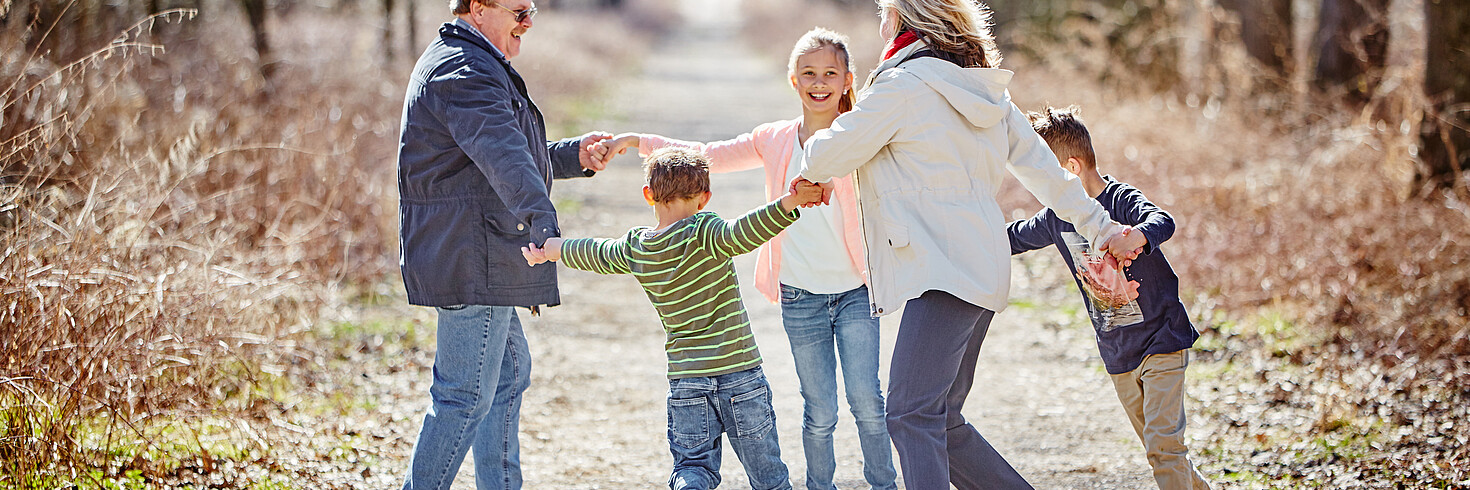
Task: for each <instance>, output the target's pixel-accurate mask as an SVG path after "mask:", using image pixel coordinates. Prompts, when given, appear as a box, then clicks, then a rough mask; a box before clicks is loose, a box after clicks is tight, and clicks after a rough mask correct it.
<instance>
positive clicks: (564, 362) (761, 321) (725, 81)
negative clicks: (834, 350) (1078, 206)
mask: <svg viewBox="0 0 1470 490" xmlns="http://www.w3.org/2000/svg"><path fill="white" fill-rule="evenodd" d="M695 3H698V4H699V6H701V7H702V8H699V9H694V10H691V11H690V12H687V13H688V14H690V17H689V18H690V20H691V22H690V23H689V24H688V25H686V26H685V27H684V28H683V30H681V31H679V32H676V33H675V34H673V35H672V36H670V37H668V38H667V39H665V40H663V41H662V42H660V43H659V44H658V45H657V46H656V47H655V49H654V51H653V52H651V53H650V55H649V57H648V59H647V60H646V62H645V64H644V70H643V73H642V74H641V76H636V77H633V78H631V79H629V80H627V81H626V82H624V83H622V84H621V85H620V86H618V87H617V88H616V89H615V91H614V92H615V93H616V94H617V95H618V97H617V102H614V103H611V104H610V106H609V107H608V112H607V117H606V120H605V121H603V122H602V123H600V124H598V129H603V130H607V131H612V132H620V131H640V132H656V133H661V134H665V135H668V136H672V137H676V138H682V139H690V140H698V141H709V140H717V139H725V138H729V137H733V136H735V135H737V134H740V133H742V132H745V131H748V130H750V129H751V128H753V127H754V126H756V125H757V124H759V123H762V122H767V121H774V120H778V119H787V118H791V117H795V116H797V115H799V106H798V102H797V100H796V99H795V98H794V97H793V93H792V92H791V90H790V88H789V86H788V85H786V83H785V76H784V66H783V65H784V60H771V59H765V58H760V57H757V56H756V55H754V54H753V53H752V52H751V51H750V50H748V49H747V48H745V47H744V46H743V43H742V42H741V41H740V39H739V38H738V37H737V35H736V32H735V29H734V27H735V26H734V25H733V22H734V19H735V18H736V17H737V16H738V12H736V11H735V8H733V7H728V8H727V10H722V8H721V7H720V6H721V5H724V4H726V3H733V2H718V1H703V2H695ZM700 14H702V15H700ZM638 164H639V162H638V160H637V159H636V158H635V157H631V156H624V157H621V158H619V159H618V160H616V161H615V162H614V168H611V169H609V170H608V171H606V172H603V173H601V174H599V175H598V176H596V177H595V178H592V179H580V180H576V181H559V182H558V183H557V185H556V187H555V189H554V198H555V199H556V201H557V207H558V209H559V210H560V212H561V219H562V224H563V231H564V233H565V234H566V235H567V236H569V237H584V236H615V235H619V234H621V233H622V232H624V231H626V230H627V229H628V228H629V227H632V226H635V225H642V224H652V222H653V221H652V212H651V210H650V209H649V208H648V207H647V206H646V205H644V204H643V202H642V199H641V198H640V197H641V196H640V195H639V191H638V189H639V186H640V185H641V178H642V177H641V174H640V171H639V168H638ZM713 185H714V189H713V190H714V195H715V197H714V200H713V201H712V203H711V208H712V209H713V210H714V211H716V212H718V213H720V214H721V215H722V216H726V217H734V216H738V215H739V214H740V213H743V212H745V211H746V210H748V209H750V208H753V207H755V206H757V205H760V204H762V203H763V202H764V201H765V197H764V194H763V188H762V185H763V183H762V176H761V174H760V172H759V171H750V172H744V173H739V174H724V175H716V176H715V178H714V182H713ZM736 262H737V266H738V270H739V273H740V280H741V282H742V285H743V290H742V291H743V294H744V297H745V299H746V306H747V307H748V309H749V311H750V315H751V319H752V322H753V324H754V329H755V333H756V338H757V341H758V343H759V345H760V348H761V353H762V355H763V356H764V359H765V365H764V369H765V372H766V374H767V376H768V377H769V378H770V383H771V386H772V389H773V391H774V394H775V409H776V414H777V428H778V430H779V434H780V439H781V449H782V457H783V459H784V460H785V461H786V463H787V465H788V466H789V468H790V471H791V475H792V483H793V484H794V485H795V486H796V487H797V488H803V486H804V478H803V475H804V473H805V467H806V465H805V463H804V460H803V457H802V451H801V436H800V435H801V419H802V415H801V397H800V394H799V393H798V388H797V386H798V385H797V379H796V374H795V370H794V368H793V365H792V360H791V352H790V350H789V346H788V344H787V343H786V337H785V333H784V332H783V330H782V328H781V323H780V311H779V309H778V307H777V306H776V305H772V304H769V303H767V302H766V301H765V300H764V299H763V298H762V297H761V296H760V294H759V293H758V292H757V291H756V290H755V288H754V287H753V286H752V285H751V284H752V281H751V279H752V275H753V269H754V254H751V255H747V256H743V257H740V258H738V259H737V260H736ZM1060 263H1061V261H1060V260H1059V258H1058V257H1056V255H1055V252H1053V251H1050V250H1047V251H1043V253H1033V254H1029V255H1027V256H1024V257H1022V258H1020V259H1017V260H1016V261H1015V263H1014V265H1015V269H1014V271H1013V274H1012V281H1013V291H1012V296H1013V298H1014V300H1015V301H1016V302H1017V306H1014V307H1012V308H1010V309H1008V310H1006V311H1004V312H1002V313H1001V314H999V315H997V316H996V319H995V322H994V324H993V325H992V327H991V329H990V335H989V337H988V338H987V339H986V343H985V346H984V348H983V350H982V352H981V357H980V362H979V369H978V371H979V372H978V373H977V376H976V381H975V389H974V391H973V393H972V394H971V396H970V400H969V403H968V406H967V407H966V410H965V415H966V416H967V417H968V418H969V419H970V421H971V422H972V423H974V424H975V425H976V426H977V427H978V428H979V430H980V431H981V433H982V434H984V435H985V436H986V437H987V438H988V439H989V440H990V441H991V442H992V443H993V444H994V445H995V446H996V447H997V448H998V449H999V450H1000V451H1001V452H1002V454H1004V455H1005V456H1006V457H1007V458H1008V459H1009V461H1010V462H1011V463H1012V464H1013V465H1014V466H1015V467H1016V468H1017V469H1018V470H1019V471H1020V472H1021V473H1022V474H1023V475H1025V476H1026V477H1027V478H1028V479H1029V480H1030V481H1031V482H1032V484H1034V485H1035V486H1036V487H1038V488H1147V487H1151V486H1152V485H1153V482H1152V478H1151V477H1150V472H1149V470H1148V465H1147V462H1146V461H1145V460H1144V457H1143V449H1142V446H1141V445H1140V443H1139V442H1138V440H1137V438H1136V436H1135V435H1134V434H1133V432H1132V430H1131V427H1130V426H1129V425H1128V422H1127V419H1126V418H1125V416H1124V415H1123V412H1122V410H1121V409H1120V408H1119V406H1118V401H1117V398H1116V396H1115V395H1114V394H1113V391H1112V387H1111V384H1110V383H1109V381H1108V380H1107V377H1106V374H1105V372H1104V371H1103V369H1102V364H1101V361H1100V360H1099V359H1098V357H1097V348H1096V346H1095V345H1094V343H1093V338H1092V333H1091V330H1090V329H1089V328H1087V327H1086V326H1085V316H1084V313H1082V310H1081V307H1082V305H1081V299H1080V298H1079V297H1078V296H1077V293H1076V290H1075V288H1074V286H1073V285H1072V283H1071V282H1070V281H1069V280H1068V279H1067V276H1066V275H1065V273H1064V272H1063V270H1062V268H1061V267H1060ZM560 277H561V281H562V301H563V303H564V304H563V305H562V306H560V307H555V308H550V309H547V310H545V312H544V314H543V315H542V316H540V317H534V318H533V317H530V316H529V315H525V314H524V312H523V315H522V319H523V321H524V322H525V330H526V334H527V337H528V338H529V341H530V345H531V350H532V357H533V359H534V361H533V369H532V377H533V384H532V386H531V389H530V390H529V391H528V392H527V394H526V400H525V405H524V407H523V409H522V419H521V428H522V432H521V446H522V449H521V450H522V464H523V468H524V471H525V479H526V487H527V488H578V489H583V488H656V487H660V486H663V485H665V482H666V481H667V478H668V471H669V469H670V466H671V458H670V456H669V452H668V450H667V441H666V439H665V412H664V396H665V392H666V390H667V380H666V379H665V377H664V368H665V364H664V355H663V352H662V345H663V340H664V335H663V332H662V330H661V328H660V327H659V324H658V321H657V317H656V315H655V313H654V310H653V308H652V306H650V305H649V303H648V301H647V299H646V297H645V296H644V294H643V293H642V292H641V291H640V290H639V288H638V286H637V284H636V282H635V281H634V280H633V279H632V278H631V277H622V276H599V275H596V274H592V273H587V272H581V271H574V270H569V269H565V268H563V269H562V271H561V276H560ZM394 309H395V310H398V311H400V312H401V314H403V315H407V316H409V317H410V318H411V319H412V320H411V321H412V322H413V323H414V324H417V325H420V326H421V327H420V328H422V329H424V330H425V331H426V332H428V334H427V335H432V325H433V319H432V314H431V313H430V312H429V310H427V309H425V308H409V307H406V306H405V307H394ZM898 318H899V314H894V315H889V316H887V317H884V318H883V334H884V335H883V352H882V357H883V359H884V363H885V365H884V366H883V374H882V377H883V379H884V380H885V386H886V380H887V365H886V362H887V359H888V358H889V355H890V354H891V352H892V345H893V339H894V337H895V334H896V331H897V325H898ZM428 345H432V342H429V343H428ZM375 355H378V356H387V357H389V358H390V359H389V362H365V363H362V364H361V368H362V370H363V372H361V373H360V376H361V378H360V379H359V380H357V381H355V383H358V384H362V385H363V386H366V389H367V391H368V392H369V395H368V396H369V397H375V398H377V399H378V400H380V401H378V402H377V404H376V405H377V406H376V409H375V410H374V411H372V412H371V413H370V414H369V415H364V416H363V420H347V421H342V422H339V423H340V424H344V425H347V426H351V425H361V426H363V427H371V429H364V432H366V433H367V434H368V435H369V436H370V437H365V438H364V440H366V441H370V442H366V443H364V444H365V445H366V447H363V448H362V451H363V453H364V454H365V456H364V458H369V457H370V458H371V463H369V464H368V465H367V466H368V467H369V468H368V469H367V470H364V471H362V472H361V473H353V474H351V475H348V476H350V477H351V478H350V479H352V480H357V481H358V482H361V483H363V484H365V485H367V486H373V487H391V486H393V485H399V484H401V478H402V475H403V472H404V471H405V468H406V466H407V462H408V454H409V451H410V450H411V447H412V444H413V440H414V438H415V437H416V435H417V431H418V427H419V423H420V420H421V419H422V414H423V410H424V409H425V408H426V407H427V405H428V396H427V391H428V383H429V382H430V380H431V373H430V370H429V368H430V366H431V365H432V352H428V351H424V350H411V351H404V352H391V351H389V352H380V353H378V354H375ZM1195 408H1196V407H1189V410H1190V411H1191V413H1193V412H1194V409H1195ZM836 443H837V458H838V468H837V478H836V481H837V485H838V486H839V487H840V488H866V484H865V482H864V481H863V479H862V464H861V460H860V458H861V452H860V450H859V447H858V443H857V438H856V428H855V426H854V425H853V423H852V418H851V416H850V414H849V413H847V412H846V407H845V406H844V407H843V412H842V414H841V420H840V422H839V426H838V430H837V434H836ZM1192 456H1194V457H1195V459H1196V461H1198V460H1199V452H1198V450H1195V451H1192ZM724 461H725V468H724V471H723V472H722V473H723V476H724V478H725V481H724V484H723V485H722V486H723V487H725V488H744V487H746V486H747V484H746V480H745V476H744V471H743V470H742V469H741V468H740V465H739V462H738V460H737V459H736V458H735V456H734V454H733V453H731V452H730V451H729V450H728V449H727V450H726V456H725V458H724ZM472 475H473V468H472V466H471V465H470V464H466V465H464V466H463V467H462V469H461V472H460V476H459V479H458V480H457V482H456V485H455V486H456V488H473V485H474V480H473V476H472ZM363 479H365V480H366V481H364V480H363ZM353 486H356V485H353Z"/></svg>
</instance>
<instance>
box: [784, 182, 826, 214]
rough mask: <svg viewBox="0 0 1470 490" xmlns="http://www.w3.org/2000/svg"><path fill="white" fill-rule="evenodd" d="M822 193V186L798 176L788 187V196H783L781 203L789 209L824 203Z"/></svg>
mask: <svg viewBox="0 0 1470 490" xmlns="http://www.w3.org/2000/svg"><path fill="white" fill-rule="evenodd" d="M822 193H823V192H822V187H821V186H819V185H817V184H813V183H812V182H811V181H810V180H806V179H803V178H799V177H798V178H797V179H796V180H793V181H791V188H790V189H787V191H786V196H784V197H782V198H781V204H782V205H783V206H784V207H785V208H786V209H787V210H788V211H789V210H792V209H796V208H797V207H803V208H809V207H812V206H816V205H818V204H822Z"/></svg>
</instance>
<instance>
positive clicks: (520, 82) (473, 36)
mask: <svg viewBox="0 0 1470 490" xmlns="http://www.w3.org/2000/svg"><path fill="white" fill-rule="evenodd" d="M439 35H440V36H442V37H456V38H459V39H463V40H465V41H469V43H470V44H473V45H475V46H476V47H479V48H480V49H483V50H485V52H486V53H490V56H491V57H493V58H495V60H496V61H499V62H500V64H501V65H502V66H504V67H505V71H506V73H508V74H510V79H511V81H512V82H513V83H515V86H516V90H518V91H520V93H521V96H522V97H525V98H526V100H527V101H529V100H531V93H530V91H529V90H527V89H526V81H525V79H523V78H521V73H520V72H518V71H516V69H515V67H513V66H510V60H508V59H505V55H504V54H501V53H500V50H499V49H495V47H494V46H491V45H490V41H488V40H486V39H485V36H483V35H480V34H478V33H474V32H470V31H469V30H468V29H466V28H464V27H461V26H460V25H459V24H456V23H455V22H454V21H449V22H445V23H444V25H442V26H439ZM535 105H536V104H535V103H534V102H532V103H531V106H532V107H533V108H534V107H535ZM538 111H539V109H538ZM538 113H539V112H538Z"/></svg>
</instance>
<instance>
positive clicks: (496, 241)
mask: <svg viewBox="0 0 1470 490" xmlns="http://www.w3.org/2000/svg"><path fill="white" fill-rule="evenodd" d="M530 242H531V228H530V226H529V225H526V224H525V223H520V222H519V220H517V219H516V218H515V215H513V214H510V213H505V214H499V213H497V214H491V215H487V216H485V244H486V246H487V247H488V248H489V250H487V251H486V253H485V259H486V261H487V263H486V268H487V269H488V270H489V272H490V274H491V275H492V276H495V277H498V278H500V279H501V280H502V281H501V282H503V283H505V284H522V283H523V282H524V280H526V279H529V277H527V273H528V272H529V271H523V270H521V269H522V268H524V267H525V266H526V260H525V258H523V257H521V247H524V246H526V244H527V243H530ZM512 252H513V253H512Z"/></svg>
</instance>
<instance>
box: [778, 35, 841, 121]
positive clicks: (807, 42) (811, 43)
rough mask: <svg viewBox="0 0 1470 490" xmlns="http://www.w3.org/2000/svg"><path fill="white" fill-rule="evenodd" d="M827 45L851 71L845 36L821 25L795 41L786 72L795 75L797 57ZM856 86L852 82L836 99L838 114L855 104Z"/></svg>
mask: <svg viewBox="0 0 1470 490" xmlns="http://www.w3.org/2000/svg"><path fill="white" fill-rule="evenodd" d="M828 46H830V47H832V49H834V50H836V51H837V56H839V57H841V59H842V63H843V64H845V65H847V72H848V73H853V66H852V54H851V53H848V51H847V36H844V35H842V34H838V33H837V32H836V31H832V30H829V29H823V28H821V27H817V28H813V29H812V30H810V31H807V32H806V34H803V35H802V36H801V39H798V40H797V41H796V46H795V47H793V48H791V59H790V61H787V62H786V73H787V74H788V75H796V59H797V58H799V57H801V55H804V54H807V53H810V52H813V51H816V50H819V49H822V48H826V47H828ZM856 86H857V83H853V86H850V87H848V88H847V92H846V93H843V94H842V98H841V99H838V100H837V112H838V113H839V114H840V113H844V112H847V111H850V110H852V106H853V105H854V104H857V90H856Z"/></svg>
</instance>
